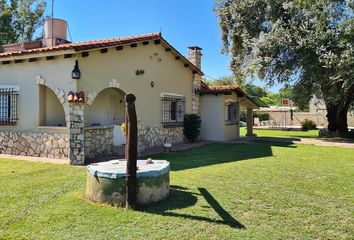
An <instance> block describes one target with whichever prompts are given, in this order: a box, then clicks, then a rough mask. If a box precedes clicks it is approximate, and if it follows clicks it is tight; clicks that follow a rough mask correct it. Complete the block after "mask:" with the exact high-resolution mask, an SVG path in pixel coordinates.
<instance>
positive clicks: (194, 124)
mask: <svg viewBox="0 0 354 240" xmlns="http://www.w3.org/2000/svg"><path fill="white" fill-rule="evenodd" d="M200 123H201V120H200V117H199V115H197V114H186V115H184V123H183V134H184V135H185V136H186V138H187V139H188V140H189V141H191V142H194V141H195V140H197V139H198V137H199V134H200Z"/></svg>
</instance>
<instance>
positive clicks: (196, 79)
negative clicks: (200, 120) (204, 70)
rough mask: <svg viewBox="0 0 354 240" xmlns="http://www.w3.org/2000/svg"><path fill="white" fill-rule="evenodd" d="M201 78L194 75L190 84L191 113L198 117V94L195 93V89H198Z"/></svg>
mask: <svg viewBox="0 0 354 240" xmlns="http://www.w3.org/2000/svg"><path fill="white" fill-rule="evenodd" d="M201 82H202V76H201V75H199V74H197V73H196V74H194V76H193V84H192V91H193V92H192V113H195V114H199V115H200V93H198V92H197V93H196V92H195V89H199V91H200V87H201Z"/></svg>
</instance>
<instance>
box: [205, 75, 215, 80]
mask: <svg viewBox="0 0 354 240" xmlns="http://www.w3.org/2000/svg"><path fill="white" fill-rule="evenodd" d="M204 76H206V77H208V78H211V79H213V80H219V79H217V78H213V77H211V76H209V75H207V74H204Z"/></svg>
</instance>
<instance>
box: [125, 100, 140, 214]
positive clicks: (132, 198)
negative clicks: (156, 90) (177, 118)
mask: <svg viewBox="0 0 354 240" xmlns="http://www.w3.org/2000/svg"><path fill="white" fill-rule="evenodd" d="M135 100H136V97H135V96H134V95H133V94H128V95H126V96H125V102H126V105H125V125H126V134H125V138H126V145H125V158H126V161H127V168H126V178H125V184H126V200H125V207H126V208H127V209H135V207H136V195H137V181H136V170H137V151H138V125H137V119H136V111H135Z"/></svg>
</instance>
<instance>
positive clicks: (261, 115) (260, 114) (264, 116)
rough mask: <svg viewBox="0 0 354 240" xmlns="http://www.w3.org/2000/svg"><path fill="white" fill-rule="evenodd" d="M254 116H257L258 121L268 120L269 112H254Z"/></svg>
mask: <svg viewBox="0 0 354 240" xmlns="http://www.w3.org/2000/svg"><path fill="white" fill-rule="evenodd" d="M254 117H256V118H259V121H267V120H269V113H267V112H258V113H254Z"/></svg>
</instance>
